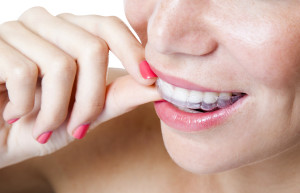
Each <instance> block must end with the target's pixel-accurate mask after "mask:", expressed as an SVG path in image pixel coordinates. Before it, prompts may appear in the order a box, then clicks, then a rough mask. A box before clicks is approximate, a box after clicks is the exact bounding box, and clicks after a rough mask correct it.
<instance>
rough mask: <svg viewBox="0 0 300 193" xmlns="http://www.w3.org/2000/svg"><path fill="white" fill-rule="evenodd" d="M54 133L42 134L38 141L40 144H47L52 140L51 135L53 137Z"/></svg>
mask: <svg viewBox="0 0 300 193" xmlns="http://www.w3.org/2000/svg"><path fill="white" fill-rule="evenodd" d="M52 133H53V131H47V132H44V133H42V134H41V135H40V136H39V137H38V138H37V139H36V140H37V141H38V142H39V143H40V144H45V143H47V142H48V140H49V139H50V137H51V135H52Z"/></svg>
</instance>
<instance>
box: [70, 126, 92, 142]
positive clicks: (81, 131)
mask: <svg viewBox="0 0 300 193" xmlns="http://www.w3.org/2000/svg"><path fill="white" fill-rule="evenodd" d="M89 127H90V124H86V125H80V126H79V127H77V128H76V130H75V131H74V133H73V137H75V138H76V139H82V138H83V137H84V136H85V134H86V132H87V130H88V129H89Z"/></svg>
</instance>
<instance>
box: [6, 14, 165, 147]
mask: <svg viewBox="0 0 300 193" xmlns="http://www.w3.org/2000/svg"><path fill="white" fill-rule="evenodd" d="M0 37H1V38H2V40H1V39H0V40H1V41H0V84H1V83H3V84H4V83H6V86H7V89H8V94H9V99H10V102H9V103H8V104H7V107H6V108H5V112H4V117H5V119H6V120H11V119H15V118H19V117H22V116H23V115H25V114H26V113H28V112H30V111H31V109H32V108H33V106H34V94H35V87H36V84H37V79H38V76H40V77H41V80H42V82H41V87H42V96H41V99H42V102H41V107H40V111H39V113H38V116H37V119H36V123H35V126H34V129H33V136H34V138H35V139H37V140H38V141H39V142H41V143H44V142H46V141H47V139H48V138H49V137H50V136H51V134H52V131H54V130H55V129H56V128H58V127H59V126H60V125H62V123H63V122H64V121H66V118H67V117H68V124H67V130H68V132H69V134H70V135H73V136H74V137H75V138H81V137H82V136H84V133H85V132H86V130H87V128H88V127H89V125H90V124H91V123H93V122H94V121H95V120H96V119H97V118H99V115H100V113H101V112H102V110H103V107H104V101H105V99H106V97H108V98H107V101H106V103H107V104H108V105H106V106H105V108H104V114H103V115H101V117H102V118H100V119H98V121H99V120H100V121H101V120H102V121H103V120H104V119H106V120H107V119H109V118H112V117H115V116H117V115H120V114H122V113H124V112H127V111H129V110H131V109H132V108H134V107H136V106H137V105H140V104H142V103H145V102H148V101H151V100H153V99H155V98H157V97H158V96H159V95H156V94H157V93H156V92H155V91H154V90H155V89H154V87H153V86H152V87H149V88H152V89H150V90H149V88H148V87H147V86H143V85H142V84H138V83H137V82H135V81H134V80H133V79H132V78H130V77H127V78H122V79H121V82H120V81H119V80H118V81H115V82H114V83H112V84H111V85H110V86H109V87H108V93H106V90H107V88H106V74H107V64H108V52H109V49H111V50H112V51H113V52H114V53H115V54H116V55H117V56H118V57H119V59H120V60H121V61H122V63H123V64H124V66H125V68H126V69H127V70H128V72H129V73H130V74H131V75H132V76H134V78H135V79H136V80H138V81H139V82H140V83H143V84H144V85H152V84H153V83H154V82H155V79H151V77H154V76H151V77H150V79H144V78H143V77H142V76H141V74H140V69H139V63H141V62H142V61H144V48H143V47H142V45H141V44H140V43H139V42H138V41H137V40H136V38H135V37H134V36H133V35H132V33H131V32H130V31H129V30H128V28H127V27H126V26H125V25H124V24H123V23H122V22H121V21H120V20H119V19H117V18H115V17H101V16H85V17H77V16H73V15H68V14H63V15H60V16H59V17H54V16H52V15H50V14H49V13H48V12H47V11H46V10H45V9H43V8H32V9H30V10H28V11H27V12H25V13H24V14H23V15H22V16H21V17H20V18H19V21H18V22H7V23H6V24H4V25H2V26H1V27H0ZM120 42H121V43H120ZM141 64H143V65H142V66H145V62H142V63H141ZM146 66H147V65H146ZM146 71H147V70H146ZM122 81H124V82H122ZM130 84H131V85H130ZM123 87H124V88H126V89H127V90H126V89H124V88H123ZM136 89H137V90H136ZM128 91H129V92H131V93H128ZM136 91H140V93H141V94H140V93H136ZM123 92H124V93H123ZM72 93H73V94H74V95H75V97H74V98H75V102H74V104H73V102H71V101H70V99H71V95H72ZM133 93H135V95H134V96H133ZM145 93H146V94H145ZM117 95H118V96H117ZM136 96H140V97H141V98H136ZM122 97H124V98H122ZM130 97H131V98H133V99H136V100H134V101H132V99H131V98H130ZM70 102H71V103H70ZM114 102H116V103H114ZM117 104H122V105H120V109H119V110H117V108H116V107H118V105H117ZM70 107H72V109H71V108H70ZM110 107H111V108H112V109H110ZM70 109H71V112H70Z"/></svg>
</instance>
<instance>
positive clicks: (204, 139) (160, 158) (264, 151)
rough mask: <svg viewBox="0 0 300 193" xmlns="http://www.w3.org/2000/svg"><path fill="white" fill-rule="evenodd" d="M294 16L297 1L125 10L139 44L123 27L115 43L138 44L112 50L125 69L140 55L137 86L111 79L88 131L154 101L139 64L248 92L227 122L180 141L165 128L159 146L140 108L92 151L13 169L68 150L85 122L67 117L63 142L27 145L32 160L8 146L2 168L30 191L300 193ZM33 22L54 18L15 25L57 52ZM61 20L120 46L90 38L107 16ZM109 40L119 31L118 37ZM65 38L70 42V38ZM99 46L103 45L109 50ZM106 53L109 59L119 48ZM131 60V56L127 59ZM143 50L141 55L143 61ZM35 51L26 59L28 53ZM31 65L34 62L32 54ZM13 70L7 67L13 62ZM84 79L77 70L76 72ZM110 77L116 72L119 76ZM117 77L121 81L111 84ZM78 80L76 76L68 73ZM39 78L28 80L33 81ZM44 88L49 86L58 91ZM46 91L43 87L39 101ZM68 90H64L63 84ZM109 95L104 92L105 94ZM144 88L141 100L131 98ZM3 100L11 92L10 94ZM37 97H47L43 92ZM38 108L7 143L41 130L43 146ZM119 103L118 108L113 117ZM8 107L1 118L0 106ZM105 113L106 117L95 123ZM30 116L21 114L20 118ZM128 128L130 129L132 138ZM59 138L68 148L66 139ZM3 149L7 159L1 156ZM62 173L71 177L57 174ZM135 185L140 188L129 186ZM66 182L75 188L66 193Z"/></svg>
mask: <svg viewBox="0 0 300 193" xmlns="http://www.w3.org/2000/svg"><path fill="white" fill-rule="evenodd" d="M299 8H300V3H299V2H298V1H296V0H295V1H293V0H290V1H277V2H274V1H272V2H271V1H270V2H269V1H259V0H257V1H238V0H232V1H197V2H195V1H192V0H164V1H157V0H146V1H142V0H126V1H125V13H126V16H127V18H128V21H129V22H130V24H131V26H132V27H133V29H134V30H135V31H136V32H137V34H138V35H139V38H140V40H141V41H142V46H141V45H139V44H138V43H137V42H136V41H134V40H133V39H131V35H129V34H130V33H128V31H127V30H125V28H122V29H124V30H122V33H119V34H114V35H112V34H113V33H112V34H110V33H109V34H110V35H111V36H114V37H117V36H118V37H120V36H122V37H123V38H124V39H126V41H128V42H130V43H131V45H132V44H133V45H136V46H131V47H129V48H124V47H122V49H123V51H115V52H116V53H119V54H117V55H118V56H119V57H120V59H121V60H123V61H124V60H125V57H122V56H123V55H124V56H125V55H126V54H128V53H132V52H133V51H136V50H134V49H138V50H139V51H138V53H141V54H138V56H132V55H130V58H134V59H132V61H135V62H132V63H131V62H128V61H127V62H125V68H126V69H127V71H128V72H129V74H130V75H131V76H132V77H133V78H134V79H133V78H132V77H131V76H123V77H121V78H112V79H114V82H113V84H112V85H111V86H109V87H107V93H106V94H105V96H106V97H105V100H106V101H105V102H106V106H105V108H104V109H102V107H101V108H100V110H99V112H98V111H97V113H96V112H95V113H91V115H93V116H90V117H88V118H85V119H90V120H93V121H94V120H96V121H94V122H93V125H92V126H91V128H96V126H97V125H99V124H100V123H102V122H104V121H107V120H109V119H111V118H113V117H116V116H118V115H120V114H123V113H125V112H128V111H129V110H131V109H133V108H134V107H136V106H139V105H140V104H143V103H146V102H149V101H155V100H159V96H157V92H156V91H155V89H154V88H153V87H151V86H147V85H151V84H152V83H153V82H154V81H155V80H142V79H140V78H141V77H140V75H139V76H138V73H137V72H138V62H139V61H140V60H141V59H142V58H143V57H145V58H146V60H147V61H148V62H149V63H150V65H151V67H152V68H154V69H157V70H159V71H161V72H163V73H165V74H170V75H173V76H177V77H181V78H183V79H185V80H188V81H190V82H193V83H197V84H199V85H200V86H203V87H206V88H211V89H213V90H220V91H237V92H244V93H247V98H246V100H245V102H244V104H243V105H242V106H241V107H240V108H239V109H238V111H237V112H236V113H235V114H234V116H232V117H229V119H228V120H227V121H226V122H225V123H224V124H221V125H219V126H216V127H215V128H213V129H211V130H208V131H203V132H199V133H194V134H186V133H182V132H179V131H176V130H174V129H173V128H170V127H169V126H167V125H166V124H164V123H163V122H161V131H162V138H161V134H160V131H159V130H158V122H153V121H152V120H157V118H155V115H154V112H153V108H152V107H149V106H148V105H144V106H142V107H140V108H138V109H137V110H135V111H133V112H131V113H127V114H125V115H123V116H121V117H119V118H117V119H113V120H112V121H109V122H107V123H105V124H102V125H100V126H98V127H97V129H96V130H95V131H93V132H91V134H90V135H88V136H87V138H86V140H85V141H82V142H81V141H80V142H75V143H71V144H70V145H69V146H67V147H66V148H63V149H61V150H60V151H57V152H55V153H54V154H50V155H48V156H44V157H41V158H35V159H31V160H28V161H27V162H23V163H20V164H19V165H12V164H13V163H16V162H20V161H22V160H24V159H27V158H32V157H35V156H36V155H37V154H41V155H46V154H49V153H52V152H54V151H56V150H58V149H60V148H61V147H63V146H65V145H67V144H68V143H69V142H71V141H72V139H69V138H68V137H67V136H69V135H71V134H72V131H73V130H74V127H75V126H73V125H76V126H77V125H79V124H82V123H84V122H85V121H86V120H82V119H83V118H82V119H80V120H81V121H80V123H76V124H75V123H74V124H71V126H70V123H72V118H71V121H70V122H68V120H65V119H62V120H61V121H60V124H61V123H63V122H64V121H66V122H67V123H68V124H65V125H64V124H63V125H60V126H59V127H58V128H57V126H56V125H51V124H50V125H51V126H52V127H53V128H52V129H56V131H57V132H56V133H58V134H56V135H55V136H53V137H52V138H51V140H50V141H49V142H48V143H47V144H46V145H45V146H42V148H41V146H39V145H37V144H32V147H34V148H32V147H29V146H28V145H27V146H26V147H28V149H26V148H25V150H27V154H24V153H23V152H24V151H21V152H22V153H20V151H17V150H18V149H19V148H20V146H17V145H15V144H13V143H8V144H9V145H10V146H9V147H15V148H8V149H9V150H10V151H8V153H7V154H3V155H2V157H3V158H4V159H3V160H4V161H2V163H1V164H2V167H4V166H7V165H12V166H10V167H7V168H4V169H3V170H2V174H1V177H2V178H1V179H3V180H4V179H14V180H15V181H16V182H18V181H21V182H23V183H24V186H25V185H26V184H27V185H28V183H25V182H27V181H30V182H33V181H34V182H36V184H42V185H41V186H42V187H41V189H43V188H49V187H50V186H51V187H52V188H53V189H55V190H56V192H68V191H70V192H75V191H78V192H83V191H84V192H93V191H94V190H95V189H99V188H101V190H105V192H115V191H116V190H115V189H114V188H116V187H122V188H124V189H126V190H128V191H129V192H134V191H135V192H141V191H142V190H145V189H146V190H149V191H150V192H161V190H166V191H164V192H167V191H169V192H199V190H203V192H231V193H232V192H233V193H234V192H245V191H248V192H283V191H284V192H299V189H300V187H299V183H298V182H297V179H299V177H300V176H298V175H299V173H300V167H299V163H300V153H299V152H300V145H299V144H298V142H299V135H298V133H299V129H300V128H299V118H298V116H299V114H300V112H299V105H300V97H299V94H300V92H299V88H298V87H299V80H300V75H299V72H298V71H299V67H300V66H299V62H300V58H299V54H298V53H299V52H300V47H299V44H298V42H299V40H300V14H299V13H298V11H297V10H299ZM36 15H40V16H43V17H46V16H47V17H49V15H48V14H47V13H46V12H44V11H43V9H40V8H38V9H32V10H29V11H27V12H25V14H23V15H22V16H21V17H20V20H19V21H18V22H21V23H23V24H25V25H26V26H28V27H30V26H32V27H31V28H32V30H33V31H36V32H37V34H38V35H39V36H46V38H45V39H47V41H50V42H53V38H52V39H51V37H52V36H51V33H49V34H45V33H46V32H43V31H39V30H42V29H43V28H42V27H37V26H36V25H33V23H34V22H33V20H32V17H31V16H36ZM58 17H59V18H61V19H63V20H64V21H66V22H69V23H72V24H74V25H75V26H80V27H81V28H83V29H84V30H86V31H87V32H90V33H91V34H93V35H94V36H93V37H90V36H89V35H87V34H86V33H85V34H83V35H82V36H80V37H84V38H85V39H84V40H82V41H83V42H84V41H87V40H86V39H87V38H95V37H97V38H101V39H102V40H103V41H104V42H106V43H107V44H109V43H110V45H114V44H111V41H110V40H111V39H114V38H110V37H108V36H105V34H106V33H97V32H95V31H93V30H92V29H94V28H89V25H88V24H89V22H90V23H93V22H94V23H95V22H96V24H97V25H100V24H101V25H105V24H106V22H103V21H102V20H101V18H97V19H95V18H94V17H76V16H73V15H69V14H62V15H60V16H58ZM50 18H53V16H51V17H50ZM54 18H55V17H54ZM191 18H195V19H191ZM56 21H57V20H56ZM49 23H50V24H51V22H49ZM108 23H109V24H110V26H113V25H116V26H123V25H122V24H121V23H120V22H116V21H115V20H114V19H113V20H109V22H108ZM50 24H47V25H49V26H52V27H54V26H62V27H64V28H63V29H64V30H65V31H67V32H68V30H70V29H68V28H66V26H68V25H66V24H62V23H59V22H53V24H52V25H50ZM84 24H86V25H84ZM97 25H96V26H97ZM14 28H16V26H12V25H11V24H10V25H9V27H7V28H1V29H2V30H0V31H1V32H2V34H1V37H2V38H4V37H5V40H6V41H7V42H8V41H9V37H10V36H9V34H10V33H8V32H9V31H5V30H3V29H14ZM64 30H62V31H64ZM50 31H51V30H50ZM73 31H74V30H73ZM75 31H78V34H81V33H83V32H80V31H81V30H80V29H77V28H76V30H75ZM112 31H114V32H115V33H116V30H112ZM79 32H80V33H79ZM62 34H63V33H62ZM124 34H126V36H125V35H124ZM14 37H15V36H14ZM61 38H62V39H64V36H61ZM39 42H40V41H39ZM79 42H80V41H79ZM100 42H102V41H100ZM55 43H56V42H54V45H55V46H56V47H58V48H60V49H62V50H64V49H65V52H66V53H68V55H70V56H71V59H72V60H74V58H75V59H76V58H79V56H77V55H76V53H79V52H80V51H78V50H77V52H76V49H74V50H75V51H74V50H67V48H69V47H68V45H70V43H69V42H64V43H62V45H60V44H55ZM102 43H103V42H102ZM10 44H13V43H12V42H11V43H10ZM1 45H4V44H1ZM79 45H80V44H79ZM101 45H102V47H103V44H101ZM115 45H118V44H115ZM14 47H17V46H14ZM75 47H76V46H75ZM77 47H78V45H77ZM18 48H19V50H20V49H21V50H22V53H24V52H25V51H23V49H22V48H21V44H20V47H18ZM45 48H46V49H45V50H44V52H42V53H48V54H45V55H46V56H48V57H53V53H57V52H58V51H57V50H56V52H55V50H54V52H50V51H49V50H50V47H49V45H47V46H45ZM72 48H73V47H72ZM110 48H112V49H113V46H110ZM52 49H54V48H52ZM116 49H117V47H116ZM144 49H145V50H144ZM24 50H26V49H24ZM28 50H29V49H28ZM31 50H32V48H31ZM46 50H47V51H46ZM79 50H80V49H79ZM124 50H130V51H129V52H128V53H127V52H125V51H124ZM132 50H133V51H132ZM144 51H145V55H143V54H142V53H143V52H144ZM30 53H31V52H28V54H27V55H30ZM50 53H51V54H50ZM59 53H60V54H61V52H59ZM72 53H73V54H72ZM92 53H93V52H92ZM134 53H136V52H134ZM98 54H101V56H102V57H104V56H106V55H107V50H106V49H101V53H98ZM25 55H26V54H25ZM96 55H97V54H96ZM18 56H19V55H18ZM54 56H55V55H54ZM126 56H127V55H126ZM64 57H66V56H65V55H64ZM68 57H69V56H68ZM81 57H82V58H84V57H83V56H81ZM18 58H20V59H19V60H21V61H27V60H26V59H24V58H22V57H21V56H20V57H18ZM29 58H31V59H32V58H34V55H32V57H29ZM5 59H7V58H5ZM7 60H8V59H7ZM32 60H33V59H32ZM8 61H10V62H11V60H8ZM28 62H29V63H30V61H28ZM31 62H32V61H31ZM11 63H13V62H11ZM36 63H38V64H40V63H41V64H40V68H41V69H43V65H42V63H43V62H42V61H41V62H36ZM69 63H71V64H69ZM69 63H68V66H70V65H72V62H69ZM104 63H106V62H103V65H104ZM130 63H131V65H129V64H130ZM126 64H127V65H126ZM133 64H135V66H134V65H133ZM103 65H102V66H103ZM45 66H47V65H45ZM95 66H97V65H95ZM5 67H6V68H5ZM83 67H84V66H82V68H83ZM2 68H3V69H6V71H5V72H9V68H7V66H4V67H3V64H2ZM11 68H12V67H11ZM44 68H45V70H44V71H45V74H47V72H48V71H49V70H48V71H47V67H44ZM102 68H103V67H102ZM104 68H105V67H104ZM31 71H33V70H31ZM2 72H4V71H2ZM79 72H80V71H79ZM79 72H78V71H76V72H74V74H78V73H79ZM103 72H105V70H102V71H101V70H100V71H99V74H101V73H102V74H103ZM6 74H10V73H4V75H2V79H3V82H5V80H7V79H8V80H9V77H8V78H7V77H6V76H5V75H6ZM48 74H50V73H49V72H48ZM112 74H117V72H113V73H112ZM35 76H38V75H35ZM70 76H71V75H70ZM119 76H120V75H115V77H119ZM3 77H4V78H3ZM71 77H72V78H74V76H73V75H72V76H71ZM95 77H97V76H95ZM110 77H111V76H110ZM10 79H12V78H10ZM34 80H35V79H34V78H33V81H32V82H33V83H34ZM84 80H85V79H84ZM136 80H137V81H136ZM90 81H93V79H92V80H90ZM102 81H103V80H102ZM138 82H139V83H138ZM33 83H32V84H33ZM105 83H106V82H105ZM48 84H49V85H50V84H51V81H49V83H48ZM74 84H78V83H74ZM82 84H84V82H83V83H82ZM17 85H18V84H17ZM45 85H46V83H45ZM43 86H44V85H42V86H41V87H38V89H37V91H39V90H40V89H42V88H43ZM65 87H68V86H67V85H65ZM104 87H105V84H104V86H102V89H104ZM137 88H138V89H139V90H138V92H134V93H135V94H131V93H133V91H136V89H137ZM31 89H32V88H31ZM130 89H132V92H130ZM3 90H5V89H3ZM11 90H12V92H13V91H14V90H16V89H13V87H12V88H11ZM28 90H30V88H28ZM5 92H7V91H6V90H5ZM8 92H10V90H9V88H8ZM41 92H42V93H43V90H42V91H41ZM41 92H37V93H34V92H33V93H34V94H35V96H36V98H37V99H40V98H41V96H40V94H39V93H41ZM99 92H100V93H101V91H99ZM99 92H98V95H97V92H96V93H93V94H91V96H99V95H100V96H101V97H102V101H101V100H100V101H98V102H100V103H102V102H103V100H104V97H103V96H104V95H103V93H102V94H99ZM77 93H79V94H80V93H81V92H79V91H78V92H77ZM136 93H139V94H138V95H137V94H136ZM32 95H33V94H32ZM69 95H70V92H69ZM4 96H6V98H5V97H4ZM101 97H100V98H101ZM28 98H30V97H28ZM31 98H32V97H31ZM62 98H65V97H62ZM8 99H9V98H8V97H7V93H6V95H4V94H3V95H2V100H3V101H6V102H7V101H8ZM39 101H40V100H36V101H35V103H34V107H35V108H33V109H34V111H33V112H31V114H29V115H27V114H26V113H23V114H24V115H26V116H25V118H23V119H21V120H20V121H18V123H16V124H14V125H13V126H8V125H6V127H5V128H6V130H4V131H19V132H17V134H18V135H17V134H15V135H13V134H14V133H16V132H10V135H2V137H3V138H4V137H7V136H9V139H10V140H11V141H15V139H19V141H20V142H23V143H25V142H26V143H27V144H28V141H30V139H31V138H30V137H31V136H30V135H31V134H29V132H28V133H26V134H24V135H23V137H22V138H21V137H19V136H22V134H20V133H22V132H21V131H22V130H24V128H27V130H31V128H34V129H33V130H34V131H36V133H35V132H33V135H34V138H36V137H37V136H38V135H39V134H40V133H41V132H42V131H39V132H37V129H36V128H37V127H34V125H36V124H39V123H36V119H37V117H38V113H39V107H40V106H41V105H43V103H41V102H39ZM70 101H71V102H70V104H74V103H75V101H74V100H72V98H71V99H70ZM79 101H80V100H79ZM132 101H133V102H132ZM25 102H28V101H25ZM47 102H48V101H47ZM5 104H6V103H5ZM13 104H14V103H13ZM20 104H22V103H21V102H20ZM115 104H121V105H118V106H117V107H116V106H115ZM65 108H66V107H65ZM2 109H4V107H3V106H2ZM7 109H8V110H7ZM9 109H12V107H9V106H8V107H7V106H6V109H5V110H4V119H5V120H9V119H10V118H14V117H15V116H13V111H12V110H9ZM87 109H88V108H87ZM30 110H32V109H30ZM88 110H89V109H88ZM27 111H29V110H27ZM27 111H26V112H27ZM101 111H102V112H104V113H102V114H101V115H99V114H100V112H101ZM23 114H22V113H20V115H19V116H21V115H23ZM65 114H71V115H72V116H75V117H76V116H78V115H76V112H75V114H74V115H73V112H68V111H66V113H65ZM63 117H65V116H63ZM93 117H96V118H93ZM139 117H141V118H139ZM145 117H146V118H145ZM38 120H39V119H37V122H38ZM74 120H75V118H74ZM76 120H77V119H76ZM137 120H142V121H141V122H139V121H137ZM245 123H247V124H245ZM3 124H4V121H3ZM57 124H58V123H57ZM123 125H128V127H126V130H124V128H123ZM43 127H45V126H43ZM46 128H47V129H48V127H45V130H43V131H47V129H46ZM111 128H114V129H111ZM2 131H3V130H2ZM24 133H25V132H24ZM24 136H26V137H24ZM124 136H126V137H124ZM62 137H63V138H67V139H68V140H66V141H65V140H59V139H61V138H62ZM20 138H21V139H20ZM107 139H110V140H107ZM31 140H32V139H31ZM111 141H113V142H114V143H111ZM20 142H19V143H20ZM21 144H22V143H21ZM5 145H6V144H4V145H3V147H2V149H3V148H5V147H6V146H5ZM164 146H165V148H166V151H165V150H164ZM53 147H55V148H53ZM91 147H96V148H91ZM99 147H107V148H103V149H101V148H99ZM32 149H33V150H32ZM120 149H121V151H120ZM29 150H31V151H29ZM46 150H47V151H46ZM37 152H38V153H37ZM112 152H113V153H112ZM145 152H147V154H145ZM168 154H169V155H170V157H169V156H168ZM91 155H92V156H91ZM141 155H143V156H141ZM153 158H156V159H153ZM171 159H172V160H171ZM16 160H17V161H16ZM173 161H174V162H175V163H176V164H177V165H178V166H177V165H175V164H174V162H173ZM91 163H93V164H92V165H91ZM58 165H59V166H58ZM137 166H138V167H137ZM28 168H29V169H28ZM28 170H29V171H30V172H29V171H28ZM22 171H23V173H24V172H26V173H29V174H30V175H29V176H30V177H31V178H27V180H26V177H24V178H22V176H14V175H13V174H16V173H18V172H20V173H22ZM61 171H64V172H63V173H62V174H60V175H58V174H59V173H60V172H61ZM99 171H101V172H99ZM145 174H147V175H145ZM203 174H205V175H203ZM36 176H43V177H44V178H43V179H45V181H43V182H40V181H38V179H40V178H37V177H36ZM87 176H89V177H87ZM119 177H120V178H119ZM103 179H105V182H107V183H105V184H100V183H99V182H101V181H103ZM3 180H2V181H3ZM3 182H5V181H3ZM133 182H134V183H135V184H136V185H135V186H131V185H130V184H132V183H133ZM70 184H73V186H71V188H70ZM74 184H76V186H74ZM107 184H109V185H107ZM28 186H29V185H28ZM32 187H34V185H32ZM72 187H73V188H74V189H72ZM140 188H141V189H140ZM156 188H157V189H156Z"/></svg>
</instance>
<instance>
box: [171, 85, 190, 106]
mask: <svg viewBox="0 0 300 193" xmlns="http://www.w3.org/2000/svg"><path fill="white" fill-rule="evenodd" d="M188 96H189V91H188V90H186V89H183V88H179V87H175V89H174V93H173V95H172V98H173V99H174V100H176V101H178V102H181V103H186V101H187V98H188Z"/></svg>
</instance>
